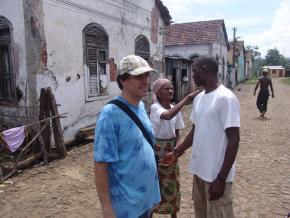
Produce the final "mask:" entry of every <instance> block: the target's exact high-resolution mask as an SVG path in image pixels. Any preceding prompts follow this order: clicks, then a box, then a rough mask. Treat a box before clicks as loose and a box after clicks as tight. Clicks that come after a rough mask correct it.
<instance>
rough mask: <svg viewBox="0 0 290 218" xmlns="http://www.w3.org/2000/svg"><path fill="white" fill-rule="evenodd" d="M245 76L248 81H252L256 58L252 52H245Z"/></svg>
mask: <svg viewBox="0 0 290 218" xmlns="http://www.w3.org/2000/svg"><path fill="white" fill-rule="evenodd" d="M245 62H246V66H245V75H246V79H251V78H252V76H253V73H254V57H253V54H252V51H250V50H246V51H245Z"/></svg>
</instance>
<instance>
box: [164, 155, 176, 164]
mask: <svg viewBox="0 0 290 218" xmlns="http://www.w3.org/2000/svg"><path fill="white" fill-rule="evenodd" d="M176 161H177V157H176V155H175V154H174V153H173V152H168V153H166V154H165V155H164V156H163V158H162V159H161V163H162V164H169V165H172V164H175V163H176Z"/></svg>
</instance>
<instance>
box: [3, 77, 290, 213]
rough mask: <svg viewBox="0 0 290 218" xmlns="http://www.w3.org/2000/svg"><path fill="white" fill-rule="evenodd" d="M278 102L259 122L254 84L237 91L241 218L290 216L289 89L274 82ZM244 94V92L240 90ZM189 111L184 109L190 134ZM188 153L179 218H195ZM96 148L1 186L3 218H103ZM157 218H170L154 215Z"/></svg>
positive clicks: (237, 192) (237, 198)
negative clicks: (97, 187) (95, 168)
mask: <svg viewBox="0 0 290 218" xmlns="http://www.w3.org/2000/svg"><path fill="white" fill-rule="evenodd" d="M273 86H274V91H275V98H273V99H272V98H270V99H269V105H268V113H267V114H266V117H265V118H263V119H262V118H260V117H259V113H258V110H257V108H256V105H255V102H256V96H253V90H254V85H247V84H242V85H239V87H236V88H235V91H234V92H235V94H236V95H237V97H238V99H239V101H240V104H241V141H240V150H239V153H238V158H237V174H236V182H235V183H234V190H233V191H234V211H235V214H236V217H237V218H256V217H258V218H263V217H265V218H279V217H281V218H284V217H285V216H286V214H287V213H288V212H290V142H289V139H290V86H287V85H284V84H283V83H282V82H281V79H274V80H273ZM238 89H240V91H236V90H238ZM190 112H191V106H186V107H185V108H184V110H183V117H184V121H185V123H186V126H187V129H184V130H182V136H183V137H184V135H185V134H186V133H187V131H188V130H189V128H190V126H191V123H190V122H189V115H190ZM189 155H190V150H188V151H187V152H186V154H185V155H183V156H182V158H181V159H180V166H181V191H182V199H181V211H180V212H179V213H178V217H181V218H190V217H192V218H194V217H195V216H194V210H193V204H192V200H191V187H192V175H190V174H189V173H188V170H187V167H188V159H189ZM92 160H93V157H92V146H91V145H85V146H81V147H78V148H76V149H74V150H72V151H70V152H69V153H68V157H67V158H66V159H63V160H58V161H54V162H52V163H50V164H49V165H48V166H40V167H34V168H32V169H29V170H26V171H24V172H23V173H21V174H19V175H17V176H15V177H13V178H11V179H9V180H8V181H6V182H5V183H4V184H2V185H0V217H3V218H11V217H13V218H19V217H29V218H34V217H35V218H44V217H56V218H64V217H70V218H74V217H92V218H93V217H101V209H100V204H99V201H98V198H97V194H96V191H95V185H94V173H93V161H92ZM153 217H154V218H156V217H158V218H162V217H164V218H165V217H169V216H164V215H154V216H153Z"/></svg>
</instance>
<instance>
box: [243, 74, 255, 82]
mask: <svg viewBox="0 0 290 218" xmlns="http://www.w3.org/2000/svg"><path fill="white" fill-rule="evenodd" d="M257 82H258V79H257V75H256V73H254V74H253V76H252V78H251V79H249V80H246V82H245V84H256V83H257Z"/></svg>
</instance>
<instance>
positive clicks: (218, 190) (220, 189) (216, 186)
mask: <svg viewBox="0 0 290 218" xmlns="http://www.w3.org/2000/svg"><path fill="white" fill-rule="evenodd" d="M225 187H226V182H225V181H222V180H220V179H219V178H216V179H215V180H214V181H213V182H212V183H211V184H210V186H209V190H208V192H209V193H208V194H209V200H210V201H214V200H217V199H219V198H221V197H222V196H223V195H224V192H225Z"/></svg>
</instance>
